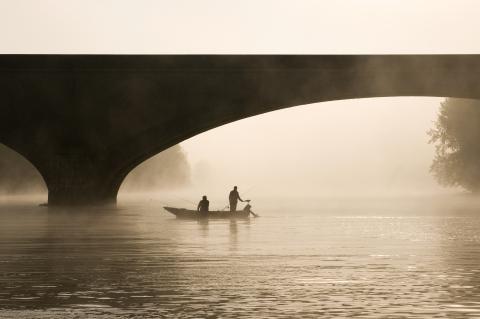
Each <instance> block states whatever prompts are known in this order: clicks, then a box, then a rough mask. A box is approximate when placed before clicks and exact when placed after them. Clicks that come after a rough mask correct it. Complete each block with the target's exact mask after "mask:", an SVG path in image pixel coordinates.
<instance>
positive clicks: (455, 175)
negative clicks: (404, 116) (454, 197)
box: [428, 98, 480, 193]
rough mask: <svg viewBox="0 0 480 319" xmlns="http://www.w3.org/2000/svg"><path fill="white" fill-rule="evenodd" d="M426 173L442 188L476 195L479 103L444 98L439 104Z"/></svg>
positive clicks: (479, 188) (479, 174)
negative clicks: (430, 156) (432, 152)
mask: <svg viewBox="0 0 480 319" xmlns="http://www.w3.org/2000/svg"><path fill="white" fill-rule="evenodd" d="M428 134H429V135H430V143H432V144H434V145H435V158H434V159H433V162H432V165H431V167H430V171H431V172H432V173H433V174H434V176H435V178H436V179H437V181H438V182H439V183H440V184H441V185H444V186H460V187H463V188H464V189H466V190H469V191H471V192H473V193H479V192H480V100H472V99H457V98H447V99H445V101H443V102H442V103H441V107H440V112H439V114H438V118H437V120H436V122H435V123H434V128H433V129H431V130H430V131H429V132H428Z"/></svg>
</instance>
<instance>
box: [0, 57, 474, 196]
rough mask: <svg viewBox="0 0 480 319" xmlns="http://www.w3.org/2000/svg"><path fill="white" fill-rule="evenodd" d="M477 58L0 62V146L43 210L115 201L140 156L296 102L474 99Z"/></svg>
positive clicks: (45, 59) (16, 59)
mask: <svg viewBox="0 0 480 319" xmlns="http://www.w3.org/2000/svg"><path fill="white" fill-rule="evenodd" d="M479 78H480V55H0V92H1V95H0V114H1V116H0V118H1V125H0V143H3V144H5V145H7V146H8V147H10V148H12V149H13V150H15V151H16V152H18V153H20V154H21V155H23V156H24V157H25V158H27V159H28V160H29V161H30V162H31V163H32V164H33V165H34V166H35V167H36V168H37V169H38V171H39V172H40V174H41V175H42V176H43V178H44V180H45V183H46V185H47V187H48V201H49V204H54V205H77V204H98V203H114V202H115V201H116V197H117V192H118V189H119V188H120V185H121V183H122V181H123V179H124V178H125V177H126V175H127V174H128V173H129V172H130V171H131V170H132V169H133V168H134V167H135V166H137V165H138V164H140V163H142V162H143V161H145V160H146V159H148V158H149V157H151V156H153V155H155V154H157V153H159V152H161V151H163V150H165V149H167V148H168V147H170V146H172V145H174V144H177V143H179V142H181V141H183V140H185V139H188V138H190V137H192V136H194V135H196V134H199V133H201V132H204V131H206V130H209V129H212V128H214V127H217V126H220V125H223V124H226V123H229V122H232V121H236V120H239V119H242V118H246V117H249V116H254V115H258V114H261V113H265V112H269V111H274V110H279V109H282V108H287V107H292V106H296V105H302V104H308V103H315V102H321V101H331V100H339V99H353V98H366V97H384V96H449V97H463V98H480V81H479Z"/></svg>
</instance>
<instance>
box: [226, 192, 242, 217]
mask: <svg viewBox="0 0 480 319" xmlns="http://www.w3.org/2000/svg"><path fill="white" fill-rule="evenodd" d="M238 200H240V201H241V202H243V201H244V200H243V199H241V198H240V194H238V191H237V186H234V187H233V190H232V191H231V192H230V194H229V195H228V201H229V202H230V211H231V212H234V211H236V210H237V201H238Z"/></svg>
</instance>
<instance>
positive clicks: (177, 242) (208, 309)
mask: <svg viewBox="0 0 480 319" xmlns="http://www.w3.org/2000/svg"><path fill="white" fill-rule="evenodd" d="M183 206H185V205H184V204H183ZM478 207H479V206H478V205H474V206H468V207H465V206H463V205H462V204H461V201H459V200H458V201H457V200H456V199H453V200H452V199H445V198H444V199H442V198H440V199H439V198H401V199H381V200H380V199H363V200H361V199H334V200H332V199H330V200H325V199H318V200H311V201H308V202H307V201H284V202H282V203H273V202H268V201H263V202H262V201H259V202H258V203H257V205H255V204H254V208H256V210H255V211H256V212H257V213H258V214H260V215H261V217H260V218H251V219H249V220H237V221H235V220H215V221H185V220H177V219H175V218H174V217H173V216H171V215H169V214H168V213H166V212H165V211H163V209H162V208H161V204H160V202H156V201H150V202H146V203H145V202H144V203H142V202H141V201H138V202H125V203H121V204H119V206H118V207H117V208H77V209H66V208H47V207H38V206H36V205H33V204H31V203H15V204H12V203H4V205H3V206H1V208H0V309H1V311H0V318H32V317H35V318H63V317H65V316H71V317H78V318H91V317H93V316H95V317H98V318H137V317H138V318H158V317H162V316H165V317H167V316H168V317H179V318H189V317H192V318H194V317H196V318H198V317H212V318H214V317H222V318H238V317H242V316H243V317H256V318H261V317H276V318H291V317H304V318H318V317H319V316H320V315H325V316H326V317H334V316H336V317H352V316H357V317H364V318H380V317H382V318H384V317H391V318H404V317H411V318H427V317H429V318H447V317H448V318H467V317H480V285H479V283H480V267H479V265H480V249H479V241H480V235H479V230H480V209H478Z"/></svg>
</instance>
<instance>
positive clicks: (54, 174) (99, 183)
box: [42, 153, 118, 206]
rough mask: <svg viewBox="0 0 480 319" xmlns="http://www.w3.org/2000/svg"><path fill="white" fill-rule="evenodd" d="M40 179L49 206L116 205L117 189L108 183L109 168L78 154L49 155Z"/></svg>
mask: <svg viewBox="0 0 480 319" xmlns="http://www.w3.org/2000/svg"><path fill="white" fill-rule="evenodd" d="M50 158H51V159H50V160H49V161H48V164H47V165H45V168H46V169H44V170H43V174H42V175H43V176H44V177H45V182H46V184H47V187H48V204H49V205H54V206H76V205H105V204H115V203H116V200H117V192H118V187H115V186H114V185H112V183H110V182H109V176H110V175H111V167H106V166H105V165H103V163H102V162H101V161H100V160H98V159H97V160H94V159H92V157H90V156H85V155H83V154H79V153H69V154H62V155H56V156H51V157H50Z"/></svg>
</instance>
